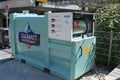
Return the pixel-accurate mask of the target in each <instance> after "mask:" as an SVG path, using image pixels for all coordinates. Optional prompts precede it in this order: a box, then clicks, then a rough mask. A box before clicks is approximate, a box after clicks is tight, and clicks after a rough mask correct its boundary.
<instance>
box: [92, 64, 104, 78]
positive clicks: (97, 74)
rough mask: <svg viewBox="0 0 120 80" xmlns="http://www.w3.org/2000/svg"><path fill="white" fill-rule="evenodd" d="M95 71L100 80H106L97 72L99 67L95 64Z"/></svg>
mask: <svg viewBox="0 0 120 80" xmlns="http://www.w3.org/2000/svg"><path fill="white" fill-rule="evenodd" d="M94 69H95V73H96V76H97V77H98V79H99V80H105V78H103V77H100V74H99V72H98V70H97V67H96V63H94Z"/></svg>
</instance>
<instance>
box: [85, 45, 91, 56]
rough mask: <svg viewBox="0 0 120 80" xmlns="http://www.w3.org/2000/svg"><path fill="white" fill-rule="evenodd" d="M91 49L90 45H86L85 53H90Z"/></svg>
mask: <svg viewBox="0 0 120 80" xmlns="http://www.w3.org/2000/svg"><path fill="white" fill-rule="evenodd" d="M89 51H90V47H89V46H85V47H84V54H85V55H88V54H89Z"/></svg>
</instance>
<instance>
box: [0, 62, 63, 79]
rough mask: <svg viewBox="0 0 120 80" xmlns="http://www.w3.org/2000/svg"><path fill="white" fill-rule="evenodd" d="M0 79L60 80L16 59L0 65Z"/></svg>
mask: <svg viewBox="0 0 120 80" xmlns="http://www.w3.org/2000/svg"><path fill="white" fill-rule="evenodd" d="M0 80H61V79H59V78H57V77H55V76H53V75H50V74H48V73H45V72H43V71H41V70H39V69H36V68H34V67H32V66H30V65H27V64H23V63H21V62H18V61H16V60H11V61H8V62H6V63H4V64H2V65H0Z"/></svg>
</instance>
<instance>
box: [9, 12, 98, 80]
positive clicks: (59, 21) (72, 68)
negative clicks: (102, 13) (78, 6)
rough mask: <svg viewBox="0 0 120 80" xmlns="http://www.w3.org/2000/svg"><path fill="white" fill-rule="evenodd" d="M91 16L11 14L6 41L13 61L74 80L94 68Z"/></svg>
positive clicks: (79, 14)
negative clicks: (9, 45)
mask: <svg viewBox="0 0 120 80" xmlns="http://www.w3.org/2000/svg"><path fill="white" fill-rule="evenodd" d="M93 21H94V14H92V13H84V12H74V13H73V12H53V13H50V12H46V13H45V14H44V15H37V14H31V13H13V14H11V15H10V25H9V38H10V44H11V47H12V52H13V56H14V58H15V59H16V60H18V61H21V62H24V63H26V64H30V65H32V66H34V67H36V68H39V69H41V70H43V71H44V70H47V71H49V72H50V74H53V75H55V76H57V77H59V78H61V79H64V80H74V79H77V78H79V77H80V76H82V75H83V74H85V73H86V72H88V71H89V70H91V69H92V68H93V66H94V59H95V43H96V38H95V36H94V22H93Z"/></svg>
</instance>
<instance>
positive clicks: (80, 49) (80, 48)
mask: <svg viewBox="0 0 120 80" xmlns="http://www.w3.org/2000/svg"><path fill="white" fill-rule="evenodd" d="M79 51H80V53H81V54H80V55H79V57H78V60H79V58H80V57H81V56H82V52H83V50H82V47H81V46H80V47H79V50H78V52H79Z"/></svg>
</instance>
